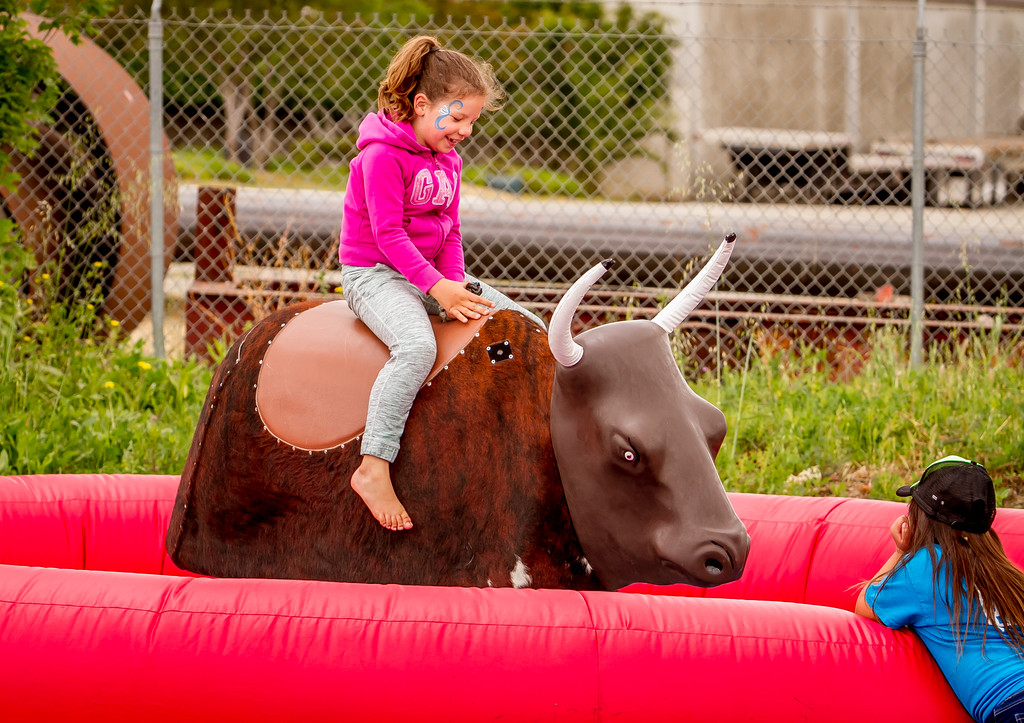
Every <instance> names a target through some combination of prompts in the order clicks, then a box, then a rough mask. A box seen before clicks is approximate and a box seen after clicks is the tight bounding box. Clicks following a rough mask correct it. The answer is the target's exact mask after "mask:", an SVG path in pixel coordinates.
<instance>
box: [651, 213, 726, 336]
mask: <svg viewBox="0 0 1024 723" xmlns="http://www.w3.org/2000/svg"><path fill="white" fill-rule="evenodd" d="M735 240H736V234H734V233H730V234H729V235H728V236H726V237H725V240H724V241H722V245H721V246H719V247H718V250H717V251H716V252H715V255H714V256H712V257H711V260H710V261H708V262H707V263H706V264H705V265H704V268H703V269H701V270H700V273H698V274H697V275H696V276H694V277H693V279H692V280H691V281H690V283H688V284H687V285H686V288H685V289H683V290H682V291H680V292H679V293H678V294H676V297H675V298H674V299H672V301H670V302H668V304H667V305H666V306H665V308H664V309H662V310H661V311H659V312H658V315H657V316H655V317H654V318H653V319H652V321H653V322H654V323H655V324H657V325H658V326H660V327H661V328H662V329H664V330H665V331H666V332H668V333H671V332H672V331H673V330H674V329H675V328H676V327H677V326H679V325H680V324H681V323H683V320H684V319H686V317H688V316H689V315H690V312H692V311H693V310H694V309H696V308H697V304H699V303H700V302H701V301H702V300H703V299H704V297H705V296H707V294H708V292H709V291H711V287H713V286H714V285H715V282H717V281H718V277H719V276H721V275H722V272H723V271H725V265H726V264H727V263H729V257H730V256H731V255H732V250H733V248H734V246H735V244H734V243H733V242H734V241H735Z"/></svg>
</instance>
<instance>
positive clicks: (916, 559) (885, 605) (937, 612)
mask: <svg viewBox="0 0 1024 723" xmlns="http://www.w3.org/2000/svg"><path fill="white" fill-rule="evenodd" d="M936 550H937V551H938V554H939V559H940V560H941V555H942V551H941V549H940V548H938V546H936ZM937 593H938V594H939V599H938V600H936V599H935V598H936V594H937ZM948 598H949V592H948V590H947V588H946V574H945V571H944V570H940V573H939V580H938V587H937V589H933V586H932V560H931V555H929V554H928V551H927V550H923V549H922V550H918V551H917V553H916V554H915V555H914V556H913V557H912V558H911V559H910V561H909V562H907V564H906V565H904V566H903V567H901V568H899V569H898V570H896V572H894V573H893V574H892V575H890V577H889V579H888V581H886V582H885V583H884V585H883V584H882V583H875V584H873V585H869V586H868V589H867V595H866V600H867V602H868V604H869V605H871V607H872V608H873V609H874V611H875V615H877V616H878V619H879V620H881V621H882V623H883V624H885V625H886V626H887V627H890V628H901V627H903V626H905V625H908V626H910V627H911V628H913V630H914V632H915V633H917V635H918V637H920V638H921V640H922V641H923V642H924V644H925V646H926V647H927V648H928V652H930V653H931V654H932V657H933V658H935V662H936V663H937V664H938V666H939V669H941V670H942V674H943V675H945V676H946V680H947V681H949V685H950V687H951V688H952V689H953V692H954V693H956V697H957V698H959V699H960V702H961V703H963V704H964V708H966V709H967V711H968V712H969V713H970V714H971V717H973V718H974V719H975V720H977V721H984V720H985V719H986V718H988V716H989V715H990V714H991V713H992V710H993V709H994V708H995V707H996V706H997V705H999V704H1000V703H1002V702H1003V701H1004V700H1006V699H1007V698H1008V697H1010V696H1011V695H1013V694H1014V693H1016V692H1018V691H1021V690H1024V660H1022V659H1021V658H1020V657H1019V656H1018V655H1017V654H1016V652H1014V650H1013V648H1011V647H1010V646H1009V645H1007V644H1006V642H1005V641H1004V640H1003V638H1002V636H1001V635H1000V634H999V631H998V629H997V628H996V626H995V625H992V624H987V625H985V626H984V631H985V632H984V637H985V652H984V654H983V653H982V649H981V645H982V635H981V632H980V631H981V628H979V627H977V626H974V627H972V628H971V630H970V634H969V635H967V636H966V637H965V639H964V649H963V655H962V656H960V657H959V658H957V651H956V641H955V640H954V638H953V630H952V628H951V627H950V618H949V611H948V610H947V608H946V603H947V602H948ZM962 618H963V621H962V622H966V619H967V616H966V613H964V614H963V615H962ZM997 623H998V621H997Z"/></svg>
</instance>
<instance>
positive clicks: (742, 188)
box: [6, 2, 1024, 363]
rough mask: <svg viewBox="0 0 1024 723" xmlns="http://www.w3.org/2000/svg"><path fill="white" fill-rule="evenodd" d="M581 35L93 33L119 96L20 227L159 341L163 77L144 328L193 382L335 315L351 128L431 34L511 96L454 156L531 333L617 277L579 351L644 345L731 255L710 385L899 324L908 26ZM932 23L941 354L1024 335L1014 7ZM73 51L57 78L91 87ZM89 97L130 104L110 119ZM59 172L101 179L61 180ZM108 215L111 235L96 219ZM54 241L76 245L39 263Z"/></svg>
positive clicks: (278, 25)
mask: <svg viewBox="0 0 1024 723" xmlns="http://www.w3.org/2000/svg"><path fill="white" fill-rule="evenodd" d="M519 5H520V6H528V5H529V4H528V3H520V4H519ZM456 7H458V5H457V4H456ZM568 7H569V11H566V12H571V9H572V7H573V6H572V5H571V4H568ZM594 7H595V5H594V4H588V5H586V6H582V5H581V6H580V8H581V13H580V14H581V15H582V14H584V13H583V12H582V9H585V10H586V11H587V13H589V16H588V17H581V18H570V17H555V16H553V15H552V14H551V13H540V12H538V13H537V14H536V15H535V17H533V18H531V19H526V20H518V19H516V18H500V17H499V18H495V17H488V16H482V17H477V18H468V19H453V18H432V19H418V20H417V19H409V18H402V17H393V16H383V15H380V16H353V17H344V16H335V15H330V16H328V15H325V14H321V13H319V12H317V11H315V10H312V9H309V8H306V9H304V10H303V12H302V13H301V14H299V15H297V16H294V17H291V16H269V15H253V14H243V15H230V14H205V13H204V14H192V13H189V14H181V13H177V12H168V13H165V14H164V17H163V18H161V23H160V25H159V26H154V27H158V28H159V31H160V33H159V34H158V36H154V37H158V38H159V36H160V35H162V42H160V43H159V44H158V45H157V46H156V47H158V48H159V58H151V52H150V47H151V46H152V40H151V19H150V18H149V17H148V16H143V15H138V16H112V17H109V18H106V19H104V20H102V21H101V22H100V23H99V24H98V26H99V30H100V32H99V35H98V36H97V37H96V38H95V44H96V45H97V46H98V47H99V48H102V50H103V51H105V55H106V56H108V57H109V58H110V59H112V64H113V65H114V66H116V67H117V69H123V77H122V76H121V75H119V74H118V71H117V70H115V69H105V68H104V69H101V68H99V66H98V65H95V62H96V61H89V64H88V66H87V67H88V69H89V71H90V72H88V73H81V72H79V73H77V74H76V73H75V72H73V71H71V70H69V71H68V72H67V73H65V77H66V78H69V81H68V82H69V86H68V88H67V92H66V93H65V100H64V101H63V102H62V104H61V106H60V107H59V108H58V109H57V113H56V116H55V118H56V120H55V122H54V124H53V126H52V128H49V129H47V133H51V134H52V137H50V136H46V135H44V150H43V153H42V154H41V155H40V156H39V157H38V158H37V159H36V160H34V161H33V160H31V159H22V165H21V167H20V168H21V170H22V175H23V177H24V178H25V179H26V181H25V183H24V184H23V189H24V190H23V191H22V192H21V194H20V196H21V200H19V199H17V198H15V199H12V198H8V199H6V209H7V212H8V213H9V214H10V215H12V216H14V217H15V218H16V219H17V220H19V223H20V224H21V225H22V226H23V228H30V233H29V234H28V236H30V237H36V238H37V240H36V241H34V243H37V244H38V245H39V246H40V248H43V247H45V248H47V249H49V250H50V252H52V251H53V249H54V248H56V247H61V248H64V249H65V250H66V251H67V250H74V253H73V254H72V253H68V254H67V260H66V263H69V264H71V265H75V264H94V263H101V264H105V265H106V268H108V269H109V274H110V279H108V281H107V283H108V285H109V286H110V298H111V313H114V314H119V315H121V316H123V317H124V318H126V319H128V320H129V321H130V322H131V325H133V326H137V328H136V333H137V334H140V335H142V336H143V337H144V338H150V337H152V336H158V335H159V333H160V330H159V328H158V329H156V330H154V329H153V327H152V326H151V325H150V324H149V323H148V322H149V321H150V319H151V317H150V316H149V315H148V312H149V308H148V303H149V298H150V296H149V293H148V290H149V284H150V273H151V270H159V267H160V264H159V260H156V261H154V260H153V259H150V258H149V256H148V247H147V248H146V249H144V250H142V251H140V250H139V248H138V243H137V242H135V241H133V239H135V238H136V237H139V236H142V237H144V236H145V235H146V234H148V228H149V226H148V224H149V220H148V219H147V215H146V214H147V213H148V212H146V211H143V210H140V209H145V208H146V206H147V204H149V203H150V200H151V196H150V193H149V191H150V189H149V163H150V159H149V157H148V156H146V155H145V154H144V153H143V154H139V153H138V152H136V151H134V150H133V151H132V152H131V153H126V152H125V151H123V149H122V146H131V147H132V148H137V144H139V143H142V144H143V147H145V146H146V144H147V142H148V138H149V133H150V128H149V123H148V118H149V115H148V113H147V110H146V109H148V106H147V107H146V109H143V108H142V107H141V105H140V104H142V103H144V102H145V100H146V96H147V95H148V91H147V88H148V77H149V76H148V73H149V69H150V63H151V62H155V61H157V60H158V61H159V62H160V63H162V68H163V71H162V74H161V76H160V77H161V78H162V84H163V89H164V92H163V97H162V98H161V99H160V101H161V102H160V103H159V104H157V109H158V110H160V111H161V114H159V115H158V116H157V117H158V118H161V119H162V120H161V123H162V126H163V132H164V134H165V135H166V139H167V142H166V146H165V148H164V149H163V150H164V151H165V152H166V154H167V161H168V166H169V162H170V161H173V166H174V169H175V172H173V173H168V174H167V176H166V178H167V182H166V183H165V184H164V187H163V193H164V198H165V199H166V202H167V207H166V209H165V211H166V213H165V221H166V222H165V223H164V224H163V225H164V230H165V245H166V248H167V259H166V260H167V261H168V262H169V266H167V267H166V279H165V281H164V287H163V288H164V290H165V291H166V294H167V307H166V316H165V320H163V319H160V318H159V315H158V318H157V321H158V325H159V326H162V327H163V332H164V334H165V335H166V340H167V349H168V352H169V353H176V352H177V351H180V350H185V351H188V352H196V353H203V351H204V350H205V345H206V344H207V343H208V342H209V341H210V340H211V339H212V338H214V337H215V336H218V335H226V336H228V337H230V336H231V335H232V334H234V333H237V331H238V329H239V328H240V325H241V324H244V323H245V322H246V321H247V320H250V319H252V318H254V317H258V316H260V315H261V314H263V313H265V312H266V311H267V310H268V309H270V308H273V307H274V306H275V305H277V304H279V303H282V301H288V300H292V299H295V298H297V297H298V296H302V295H308V294H331V295H334V294H338V293H340V292H341V291H342V290H341V289H340V288H339V287H338V273H337V270H338V265H337V234H338V231H339V229H340V225H341V213H342V198H343V194H344V189H345V183H346V178H347V171H348V162H349V160H350V159H351V158H352V157H353V155H354V153H355V138H356V129H357V127H358V124H359V122H360V120H361V119H362V117H363V116H364V115H365V114H366V113H367V112H368V111H370V110H375V99H376V87H377V83H378V82H379V80H380V79H381V78H382V77H383V74H384V71H385V68H386V67H387V64H388V62H389V60H390V58H391V56H392V55H393V54H394V52H395V50H397V48H398V47H399V46H400V45H401V43H402V42H404V40H405V39H407V38H408V37H410V36H412V35H414V34H419V33H428V34H433V35H436V36H438V37H439V39H440V40H441V41H442V43H443V44H444V45H445V46H446V47H450V48H453V49H457V50H461V51H465V52H467V53H469V54H471V55H474V56H476V57H479V58H482V59H484V60H486V61H488V62H490V63H491V64H492V65H493V66H494V68H495V70H496V71H497V74H498V76H499V77H500V78H502V80H503V82H504V83H505V86H506V90H507V92H508V103H507V105H506V107H505V108H504V109H503V110H501V111H498V112H495V113H491V114H487V115H485V117H484V118H482V119H481V121H480V122H479V123H478V124H477V126H476V129H475V132H474V135H473V137H472V138H471V139H470V140H469V141H468V142H467V143H466V144H465V145H463V146H460V150H461V152H462V155H463V158H464V160H465V174H464V181H463V204H462V215H463V231H464V238H465V245H466V252H467V254H466V255H467V263H468V266H469V271H470V272H471V273H473V274H475V275H478V276H480V277H483V278H486V279H489V280H492V281H494V282H495V283H496V284H498V285H500V286H503V287H504V288H505V289H506V290H507V292H508V293H509V294H510V295H512V296H513V297H516V298H518V299H519V300H520V301H522V302H523V303H525V304H527V305H530V306H532V307H534V308H535V309H537V310H538V311H539V312H540V313H541V314H542V315H543V314H546V313H549V311H550V309H551V308H552V307H553V304H554V303H555V301H556V300H557V298H558V297H559V295H560V293H561V291H562V290H564V288H565V287H566V286H567V285H568V284H570V283H571V282H572V281H573V280H574V279H575V278H576V277H577V275H578V274H579V273H580V272H581V271H582V270H584V269H587V268H589V267H590V266H592V265H593V264H594V263H596V262H597V261H598V260H600V259H601V258H605V257H613V258H615V259H616V261H617V262H618V264H617V266H616V267H615V269H614V270H613V272H611V273H610V274H609V278H608V279H606V282H605V283H604V285H603V286H601V287H600V288H597V289H595V291H594V293H593V294H592V295H591V296H590V298H589V300H588V304H587V306H586V308H585V309H584V310H583V312H584V313H582V314H581V317H580V323H581V324H583V325H585V324H588V323H594V322H595V321H602V320H605V319H608V318H621V317H622V316H624V315H631V316H644V315H649V314H651V313H652V312H653V311H654V310H655V309H656V308H657V306H658V304H659V303H661V302H663V301H664V299H665V297H666V296H668V295H670V294H671V293H672V290H674V289H676V288H678V287H679V285H680V284H682V283H685V281H686V280H687V279H688V278H689V276H690V275H692V273H693V272H694V270H695V269H696V267H697V265H699V264H700V263H701V262H702V261H703V259H704V258H706V257H707V255H708V254H709V252H710V251H711V249H712V248H713V247H714V246H716V245H717V244H718V243H719V241H720V240H721V239H722V237H723V236H724V235H725V234H726V233H728V232H730V231H735V232H736V233H737V235H738V241H737V248H736V251H735V253H734V256H733V259H734V260H733V261H732V263H731V265H730V267H729V268H728V270H727V271H726V273H725V275H724V276H723V278H722V279H721V281H720V282H719V284H718V286H717V287H716V291H715V292H714V293H713V294H712V295H711V296H710V297H709V298H708V300H706V302H705V303H704V304H703V305H702V306H701V307H700V309H698V310H697V311H696V312H695V313H694V315H693V316H692V318H691V320H690V324H689V326H688V327H687V330H688V332H689V334H688V335H684V336H685V337H686V343H687V344H689V345H690V346H691V347H692V349H693V350H694V352H695V358H696V359H698V360H700V362H701V363H708V362H709V360H712V359H713V357H714V353H715V352H716V351H730V350H731V351H734V352H736V353H737V354H738V353H739V349H740V347H741V346H742V345H743V343H744V342H743V338H744V335H745V334H746V332H747V331H748V330H750V329H752V328H753V329H757V330H758V333H759V334H760V335H761V337H760V341H761V342H762V343H763V342H764V340H765V339H772V340H774V341H776V342H777V343H780V344H785V345H790V344H798V343H802V342H813V343H817V342H820V341H822V340H827V341H829V342H830V346H831V347H832V348H834V349H836V348H839V349H840V350H841V349H842V348H847V347H854V348H856V349H859V348H861V347H860V345H862V344H863V343H864V342H865V339H866V338H867V335H868V334H869V332H870V330H871V329H872V328H875V327H877V326H879V325H896V326H903V325H906V324H907V323H908V318H909V311H910V308H911V303H910V298H909V294H910V291H911V288H910V287H911V261H912V238H913V215H914V214H913V209H912V205H911V197H912V194H911V175H912V167H913V157H914V150H915V149H914V147H913V144H912V128H913V117H914V109H913V104H912V100H913V92H912V91H913V87H914V86H913V84H914V77H913V76H914V73H913V53H914V39H915V23H916V20H917V8H916V6H915V4H913V3H904V4H890V5H877V4H873V3H872V4H867V3H865V4H854V3H839V4H835V5H829V4H821V3H817V4H792V5H779V4H771V5H762V4H746V3H733V2H717V3H695V2H660V3H638V4H634V5H632V6H623V5H620V4H608V5H607V6H603V8H602V9H601V10H600V12H597V13H595V12H594ZM539 8H540V5H538V9H539ZM595 15H596V17H595ZM924 19H925V27H926V31H927V34H926V40H927V43H926V56H925V80H924V82H925V85H924V97H925V108H924V127H925V137H926V142H925V144H924V147H923V149H919V151H920V152H921V153H923V158H924V180H925V189H924V198H925V203H926V208H925V210H924V221H923V223H924V227H923V236H924V253H923V274H924V280H925V284H924V288H925V297H924V303H925V307H924V309H925V328H926V338H927V339H929V340H935V339H944V338H948V337H949V336H950V335H956V334H959V333H961V331H962V330H963V329H964V328H968V327H972V326H976V325H986V324H989V325H990V324H996V323H1001V324H1002V328H1003V329H1004V330H1006V331H1008V332H1011V333H1017V332H1019V330H1020V328H1021V327H1020V324H1021V307H1024V254H1022V248H1024V6H1022V5H1021V3H1019V2H1014V3H1008V4H1007V5H1005V6H1000V5H996V4H993V3H991V2H989V3H975V4H963V5H955V4H954V5H943V6H938V7H929V8H928V9H927V11H926V13H925V15H924ZM67 52H69V53H71V54H72V56H73V57H72V58H71V59H70V60H67V61H65V63H63V67H66V68H70V67H73V66H74V67H78V66H81V63H82V60H81V58H80V57H78V56H74V52H75V51H74V50H72V49H68V50H67ZM76 64H78V65H77V66H76ZM101 71H102V72H101ZM69 76H73V78H72V77H69ZM115 81H116V82H115ZM90 84H96V85H99V84H102V85H103V87H104V88H107V89H108V90H109V89H110V88H111V87H112V88H113V89H114V90H115V95H114V96H113V97H110V96H109V93H108V96H105V97H103V98H98V99H94V97H95V96H96V95H97V93H98V92H99V91H98V90H97V89H96V88H95V87H91V85H90ZM120 112H123V113H124V115H123V116H122V117H121V118H120V119H119V118H118V117H117V113H120ZM100 116H102V117H100ZM111 119H113V120H111ZM140 122H141V123H142V125H138V123H140ZM47 138H50V140H47ZM82 138H86V139H88V138H92V139H93V140H92V141H89V142H83V141H82V140H81V139H82ZM97 139H98V141H97ZM156 145H157V146H159V144H156ZM68 148H74V149H78V150H76V151H75V153H67V152H65V150H66V149H68ZM54 149H56V150H54ZM61 149H65V150H61ZM149 150H150V151H159V150H160V149H159V148H158V147H157V148H152V147H151V148H149ZM72 157H76V158H77V157H81V159H84V160H81V161H80V162H78V163H77V166H78V167H79V168H80V169H92V171H90V172H88V173H86V172H76V171H75V170H74V169H73V168H65V166H68V159H70V158H72ZM55 159H59V160H60V161H61V162H57V160H55ZM62 164H63V165H62ZM133 164H134V165H133ZM75 165H76V164H75V163H71V166H75ZM62 169H63V170H62ZM26 199H27V200H26ZM31 203H37V206H35V207H33V208H31V209H29V210H26V204H28V205H31ZM19 204H21V205H19ZM96 209H107V211H106V212H105V213H106V219H107V223H106V224H103V223H93V222H91V221H88V220H85V217H86V216H89V215H90V213H91V212H92V211H94V210H96ZM57 225H59V226H61V228H62V229H63V230H62V231H61V234H63V238H64V239H65V240H64V241H63V242H62V243H63V246H62V245H61V243H58V244H57V245H56V246H55V245H54V243H53V242H52V240H50V241H47V240H45V238H44V237H46V236H47V234H51V235H52V233H53V230H54V227H55V226H57ZM115 276H117V277H118V281H117V283H118V284H120V286H117V284H115V281H114V277H115ZM115 287H116V288H115ZM129 287H130V289H131V293H128V291H126V289H128V288H129ZM139 289H142V291H143V293H141V295H140V293H138V290H139ZM157 298H159V296H157Z"/></svg>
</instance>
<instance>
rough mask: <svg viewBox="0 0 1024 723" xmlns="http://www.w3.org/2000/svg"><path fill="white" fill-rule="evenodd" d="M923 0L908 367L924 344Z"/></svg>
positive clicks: (917, 48) (921, 2)
mask: <svg viewBox="0 0 1024 723" xmlns="http://www.w3.org/2000/svg"><path fill="white" fill-rule="evenodd" d="M924 6H925V0H918V3H917V37H916V38H915V39H914V120H913V123H914V151H913V167H912V169H911V175H910V199H911V205H912V207H913V231H912V243H913V251H912V253H911V259H910V367H911V368H912V369H918V368H919V367H920V366H921V348H922V346H923V345H924V328H923V327H924V324H923V321H924V319H923V317H924V192H925V187H924V185H925V179H924V61H925V56H926V54H927V50H928V47H927V43H926V42H925V30H924Z"/></svg>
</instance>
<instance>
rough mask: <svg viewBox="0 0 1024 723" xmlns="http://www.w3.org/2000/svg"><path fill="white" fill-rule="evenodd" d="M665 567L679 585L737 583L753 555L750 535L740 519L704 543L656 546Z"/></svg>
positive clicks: (716, 532)
mask: <svg viewBox="0 0 1024 723" xmlns="http://www.w3.org/2000/svg"><path fill="white" fill-rule="evenodd" d="M657 547H658V556H659V558H660V560H661V564H662V566H664V567H666V568H668V570H670V571H671V573H673V574H674V576H675V577H677V578H678V581H679V582H684V583H686V584H690V585H698V586H701V587H711V586H714V585H722V584H724V583H727V582H733V581H735V580H738V579H739V578H740V576H741V575H742V574H743V568H744V566H745V565H746V563H747V554H748V553H749V552H750V535H748V534H747V530H746V528H745V527H744V526H743V523H742V522H740V521H739V520H738V519H737V520H736V524H735V525H731V526H729V527H727V528H725V529H722V530H719V531H715V532H713V533H711V534H710V536H709V537H707V538H705V539H704V540H703V541H699V542H696V543H694V542H693V541H692V540H679V539H678V538H676V539H675V540H674V544H670V545H657Z"/></svg>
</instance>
